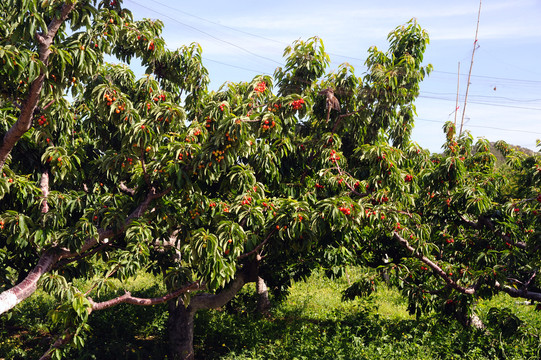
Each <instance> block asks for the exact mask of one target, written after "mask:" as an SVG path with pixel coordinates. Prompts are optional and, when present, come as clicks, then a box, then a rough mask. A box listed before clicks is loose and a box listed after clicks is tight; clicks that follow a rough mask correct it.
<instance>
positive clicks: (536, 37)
mask: <svg viewBox="0 0 541 360" xmlns="http://www.w3.org/2000/svg"><path fill="white" fill-rule="evenodd" d="M124 6H126V7H127V8H129V9H130V10H131V11H132V12H133V14H134V17H135V18H136V19H140V18H151V19H160V20H162V21H163V22H164V24H165V28H164V33H163V36H164V38H165V41H166V43H167V46H168V47H170V48H177V47H179V46H181V45H183V44H189V43H192V42H198V43H199V44H201V46H202V48H203V58H204V63H205V66H206V67H207V68H208V70H209V72H210V78H211V87H212V88H214V89H216V88H218V87H219V86H220V85H222V84H223V83H224V82H227V81H233V82H235V81H249V80H251V79H252V78H253V77H254V76H256V75H258V74H262V73H265V74H272V73H273V72H274V70H275V68H276V67H278V66H280V65H281V64H283V58H282V54H283V50H284V48H285V47H286V46H287V45H288V44H291V42H293V41H294V40H296V39H307V38H309V37H311V36H319V37H321V38H322V39H323V41H324V43H325V48H326V51H327V52H328V53H329V54H330V56H331V61H332V63H331V70H332V69H336V68H337V67H338V65H339V64H341V63H343V62H348V63H350V64H351V65H353V66H354V67H355V69H356V71H355V72H356V74H357V76H361V75H363V73H364V69H365V68H364V65H363V64H364V60H365V58H366V55H367V50H368V48H369V47H370V46H373V45H375V46H377V47H378V48H379V49H381V50H385V49H386V48H387V41H386V37H387V34H388V33H389V32H390V31H391V30H393V29H394V28H395V27H396V26H399V25H402V24H404V23H406V22H407V21H408V20H410V19H411V18H413V17H415V18H416V19H417V21H418V23H419V24H420V25H421V26H422V27H423V28H424V29H426V30H427V31H428V33H429V35H430V45H429V47H428V49H427V52H426V53H425V64H428V63H431V64H432V65H433V66H434V70H435V71H434V72H433V73H432V74H431V75H430V77H429V78H428V79H427V80H425V81H424V82H423V84H422V85H421V95H420V97H419V99H418V100H417V102H416V104H417V112H418V117H417V119H416V122H415V129H414V133H413V139H414V141H416V142H418V143H419V144H420V145H421V146H423V147H425V148H428V149H430V150H431V151H433V152H438V151H439V150H440V148H441V145H442V144H443V142H444V136H443V132H442V126H443V123H444V122H445V121H447V120H454V110H455V100H456V92H457V72H458V63H459V62H460V72H461V77H460V99H461V100H460V101H459V106H460V109H459V113H458V114H459V116H458V119H459V122H460V118H461V115H462V109H463V105H464V102H463V101H464V95H465V90H466V83H467V74H468V71H469V67H470V63H471V54H472V50H473V44H474V37H475V29H476V25H477V14H478V11H479V1H477V0H455V1H441V0H410V1H398V0H380V1H359V0H334V1H319V0H317V1H314V0H312V1H307V0H306V1H292V0H290V1H282V0H275V1H273V2H267V1H265V2H264V1H259V2H258V1H227V2H225V1H190V2H184V1H183V2H180V1H176V0H124ZM540 17H541V0H513V1H509V0H484V1H483V2H482V6H481V17H480V24H479V35H478V42H477V45H478V47H477V49H476V52H475V58H474V63H473V68H472V78H471V81H470V89H469V94H468V104H467V106H466V112H465V116H464V118H465V125H464V129H465V130H468V131H470V132H471V134H472V135H473V136H474V137H475V138H479V137H483V138H486V139H488V140H490V141H496V140H500V139H502V140H505V141H507V142H509V143H511V144H515V145H520V146H523V147H527V148H530V149H532V150H534V149H536V139H541V67H540V65H541V60H540V59H541V22H540V21H539V19H540Z"/></svg>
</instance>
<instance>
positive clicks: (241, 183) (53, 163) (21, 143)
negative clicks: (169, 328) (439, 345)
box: [0, 0, 541, 358]
mask: <svg viewBox="0 0 541 360" xmlns="http://www.w3.org/2000/svg"><path fill="white" fill-rule="evenodd" d="M13 8H19V9H22V11H20V12H17V13H13V12H12V11H11V9H13ZM0 18H1V19H2V22H1V23H0V31H1V32H2V37H1V38H0V61H1V62H2V64H3V66H2V68H1V69H0V82H1V83H2V90H1V91H2V93H1V95H2V98H1V100H0V103H1V105H2V106H1V109H0V114H1V116H0V126H1V128H2V132H3V133H4V134H5V135H4V137H3V141H2V144H1V146H0V163H1V164H2V165H3V167H2V175H3V176H2V177H1V178H0V195H1V200H0V211H1V214H0V218H1V220H0V227H1V234H0V246H1V247H0V264H1V266H0V276H2V289H3V290H5V291H4V292H3V293H2V294H1V295H0V309H1V310H2V311H1V312H6V311H8V310H10V309H11V308H13V307H14V306H15V305H16V304H18V303H20V302H21V301H23V300H24V299H26V298H27V297H28V296H29V295H31V294H32V293H33V292H34V291H35V289H36V288H37V287H38V286H40V287H42V288H43V289H45V290H46V291H47V292H49V293H52V294H55V295H56V296H57V298H58V301H59V306H58V307H57V308H56V310H54V311H52V312H51V319H52V321H53V323H55V324H56V326H58V329H59V334H60V337H59V339H58V341H57V342H56V343H55V344H53V345H52V347H51V351H50V352H48V354H47V356H54V357H57V358H58V357H60V356H61V354H62V349H63V346H64V345H65V344H67V343H70V344H71V345H73V346H76V347H81V346H83V345H84V334H85V331H86V330H88V326H87V319H88V316H89V314H91V313H92V311H97V310H102V309H106V308H108V307H111V306H114V305H117V304H119V303H121V302H128V303H132V304H139V305H154V304H159V303H163V302H165V301H168V300H171V301H175V300H174V299H176V298H178V297H179V296H180V299H181V301H182V302H183V304H181V305H180V306H182V307H183V306H184V305H186V307H187V309H192V310H193V313H195V311H197V310H198V309H202V308H209V307H216V306H220V305H222V304H223V303H225V302H227V301H228V300H229V299H231V297H232V296H234V294H235V293H236V292H237V291H238V290H239V289H240V287H242V286H243V285H244V283H246V282H248V281H254V280H255V278H257V277H263V278H264V279H265V280H267V282H268V283H269V284H270V285H271V286H272V289H274V290H275V291H276V293H277V294H279V293H281V292H282V291H283V290H285V289H286V288H287V286H288V284H289V280H290V278H295V277H300V276H305V275H308V274H309V273H310V272H311V270H313V269H314V268H316V267H324V268H325V269H327V270H328V271H327V272H328V274H330V275H339V274H341V272H342V269H343V268H344V265H346V264H361V265H364V266H368V267H373V268H377V269H378V270H379V271H380V272H381V273H383V274H384V275H385V278H386V279H388V282H389V283H390V284H392V285H395V286H397V287H399V288H400V289H401V290H402V291H403V292H404V293H405V294H406V295H407V296H408V299H409V307H410V310H411V312H412V313H417V314H419V315H420V314H421V313H422V312H423V311H424V312H426V311H430V310H433V309H435V310H441V311H443V312H448V313H453V314H456V315H457V316H458V317H459V318H460V319H462V320H464V321H465V322H467V321H468V319H469V317H468V316H469V313H468V312H469V310H470V309H471V305H472V304H473V303H474V302H475V300H476V298H478V297H490V296H492V295H493V294H495V293H497V292H500V291H504V292H507V293H509V294H511V295H512V296H519V297H524V298H528V299H533V300H541V293H539V292H537V290H536V289H537V285H536V284H537V283H538V279H537V277H536V274H537V264H538V263H539V258H538V257H539V252H538V251H537V250H538V248H539V246H540V244H541V232H540V226H539V221H541V220H540V212H541V208H540V202H541V197H540V195H539V193H540V192H541V189H540V188H541V171H540V170H541V160H540V157H539V154H534V155H531V156H526V155H524V154H522V153H519V152H517V151H514V150H512V149H511V148H510V147H509V146H507V145H506V144H504V143H499V144H498V147H499V149H500V150H501V151H503V152H504V153H505V155H506V156H507V159H508V165H506V167H505V168H503V169H502V168H497V167H496V165H495V164H496V162H495V158H494V156H493V155H492V154H491V153H490V152H489V151H488V143H486V142H485V141H484V140H481V141H478V142H477V143H476V144H474V142H473V139H472V138H471V136H470V135H469V134H467V133H465V134H463V135H462V136H460V137H458V136H457V135H456V134H455V130H454V126H453V125H452V124H446V126H445V129H444V130H445V132H446V134H447V142H446V143H445V144H444V147H443V150H444V151H443V153H442V154H439V155H431V154H430V153H429V152H428V151H426V150H424V149H422V148H420V147H419V146H418V145H417V144H415V143H412V142H411V140H410V135H411V131H412V129H413V122H414V115H415V106H414V100H415V98H416V97H417V96H418V94H419V84H420V82H421V81H422V80H423V78H424V77H425V76H426V75H427V74H428V73H429V72H430V70H431V66H422V61H423V53H424V51H425V48H426V46H427V44H428V35H427V34H426V32H425V31H424V30H422V29H421V27H420V26H419V25H418V24H417V23H416V22H415V21H413V20H412V21H410V22H409V23H407V24H406V25H404V26H400V27H398V28H397V29H395V30H394V31H393V32H391V33H390V34H389V37H388V40H389V48H388V50H386V51H380V50H378V49H377V48H371V49H370V50H369V53H368V58H367V61H366V65H367V68H368V70H367V73H366V74H365V75H364V76H363V77H358V76H356V75H355V73H354V69H353V68H352V67H351V66H350V65H348V64H343V65H341V66H340V67H339V68H338V69H337V70H336V71H334V72H328V65H329V56H328V55H327V54H326V53H325V49H324V46H323V42H322V41H321V39H318V38H311V39H308V40H306V41H301V40H298V41H296V42H295V43H293V44H292V45H291V46H290V47H288V48H286V51H285V53H284V56H285V65H284V66H283V67H282V68H278V69H277V70H276V72H275V74H274V76H272V77H271V76H257V77H255V78H254V79H252V80H251V81H249V82H241V83H230V84H227V85H225V86H224V87H222V88H221V89H219V90H218V91H209V90H208V89H207V84H208V77H207V72H206V69H205V68H204V66H203V65H202V59H201V51H202V50H201V48H200V47H199V46H198V45H197V44H192V45H189V46H184V47H181V48H180V49H177V50H174V51H173V50H169V49H167V48H166V47H165V44H164V41H163V39H162V38H161V36H160V33H161V29H162V23H161V22H160V21H151V20H148V19H147V20H143V21H133V18H132V16H131V13H130V12H129V11H128V10H127V9H124V8H123V7H122V4H121V2H120V1H106V2H103V1H102V2H99V3H97V4H96V2H95V1H43V2H39V3H38V2H37V1H35V0H9V1H4V2H3V3H2V4H1V5H0ZM105 55H113V56H116V57H117V58H118V59H120V60H122V61H124V62H126V63H129V62H130V60H132V59H134V58H137V59H139V60H140V61H141V63H142V64H143V66H145V67H146V68H147V75H145V76H144V77H142V78H140V79H137V78H136V77H135V75H134V73H133V72H132V71H131V70H130V68H129V67H128V66H127V65H124V64H121V65H113V64H107V63H106V62H104V56H105ZM68 93H69V94H70V95H68ZM141 271H148V272H154V273H160V274H163V275H164V279H165V282H166V285H167V289H168V294H164V296H163V297H160V298H151V299H139V298H134V297H133V296H131V294H129V293H126V294H125V295H124V296H120V297H118V298H115V299H111V300H110V301H108V302H96V301H94V300H93V297H95V296H96V295H97V294H99V292H100V291H101V290H102V289H103V287H104V286H105V287H106V286H107V284H108V281H107V279H108V278H111V277H117V278H120V279H126V278H127V277H129V276H132V275H134V274H136V273H138V272H141ZM78 278H86V279H94V282H95V286H93V287H92V288H91V289H89V290H88V291H86V292H83V291H81V289H79V288H77V286H75V285H73V284H74V282H73V281H74V280H75V279H78ZM378 279H379V278H376V277H375V276H372V275H367V277H366V278H365V279H363V280H361V281H359V282H357V283H355V284H353V286H352V287H351V288H350V289H349V290H347V291H346V293H345V296H346V297H354V296H357V295H363V294H367V293H370V292H371V291H373V290H374V288H375V286H377V282H378V281H379V280H378ZM228 284H229V285H228ZM211 294H214V295H211ZM192 310H189V311H192ZM193 313H192V315H191V316H193Z"/></svg>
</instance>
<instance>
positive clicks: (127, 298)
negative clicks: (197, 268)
mask: <svg viewBox="0 0 541 360" xmlns="http://www.w3.org/2000/svg"><path fill="white" fill-rule="evenodd" d="M203 288H205V286H204V285H201V284H200V282H199V281H196V282H194V283H191V284H190V285H187V286H185V287H183V288H180V289H178V290H176V291H173V292H171V293H169V294H167V295H164V296H160V297H155V298H138V297H135V296H132V294H131V293H130V292H129V291H127V292H126V293H125V294H124V295H122V296H119V297H117V298H114V299H111V300H107V301H103V302H95V301H94V300H92V299H91V298H88V301H89V302H90V304H91V305H92V307H91V309H90V310H89V311H90V312H92V311H98V310H104V309H108V308H110V307H113V306H116V305H118V304H123V303H125V304H132V305H139V306H151V305H158V304H163V303H165V302H167V301H169V300H171V299H174V298H177V297H179V296H180V295H182V294H184V293H189V292H191V291H197V290H201V289H203Z"/></svg>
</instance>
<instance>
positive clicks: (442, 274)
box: [393, 232, 477, 295]
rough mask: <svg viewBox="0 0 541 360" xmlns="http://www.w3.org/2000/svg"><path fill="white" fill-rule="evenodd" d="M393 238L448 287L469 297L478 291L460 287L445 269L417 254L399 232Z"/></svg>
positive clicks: (473, 288) (473, 287) (472, 287)
mask: <svg viewBox="0 0 541 360" xmlns="http://www.w3.org/2000/svg"><path fill="white" fill-rule="evenodd" d="M393 237H394V238H395V239H396V240H397V241H398V242H399V243H400V245H402V246H403V247H404V248H406V249H407V250H409V252H411V254H412V255H413V256H414V257H416V258H418V259H419V260H421V261H422V262H424V263H425V264H426V265H428V267H430V268H431V269H432V271H434V273H436V274H437V275H438V276H439V277H441V278H442V279H443V280H445V282H446V283H447V286H449V287H451V288H453V289H455V290H456V291H458V292H461V293H463V294H468V295H472V294H474V293H475V292H476V291H477V286H470V287H463V286H460V285H458V284H457V283H456V281H454V280H453V279H451V277H449V275H447V273H446V272H445V271H443V269H442V268H441V267H439V266H438V265H437V264H436V263H435V262H433V261H432V260H430V259H429V258H427V257H426V256H424V255H423V254H421V253H418V252H416V251H415V248H414V247H413V246H411V245H410V244H409V242H408V240H406V239H404V238H403V237H402V236H400V235H399V234H398V233H397V232H393Z"/></svg>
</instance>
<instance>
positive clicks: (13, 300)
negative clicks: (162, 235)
mask: <svg viewBox="0 0 541 360" xmlns="http://www.w3.org/2000/svg"><path fill="white" fill-rule="evenodd" d="M171 190H172V188H168V189H166V190H164V191H162V192H160V193H156V189H155V188H152V189H151V190H150V191H149V193H148V194H147V196H146V198H145V199H144V200H143V202H141V204H139V205H138V206H137V207H136V208H135V210H134V211H132V213H131V214H130V215H128V217H127V218H126V220H125V221H124V224H123V226H122V227H120V228H119V229H117V230H116V231H113V230H112V229H99V230H98V236H97V237H90V238H87V239H86V240H85V242H84V244H83V246H82V247H81V248H80V249H79V251H70V250H68V249H66V248H60V247H52V248H50V249H48V250H46V251H45V252H44V253H43V254H42V255H41V257H40V259H39V261H38V264H37V265H36V266H35V267H34V269H32V271H30V273H29V274H28V275H27V276H26V278H25V279H24V280H23V281H21V282H20V283H19V284H17V285H15V286H13V287H12V288H10V289H8V290H5V291H4V292H2V293H0V315H1V314H3V313H4V312H6V311H8V310H10V309H12V308H13V307H15V306H16V305H17V304H19V303H20V302H22V301H23V300H24V299H26V298H27V297H29V296H30V295H32V294H33V293H34V291H36V288H37V283H38V281H39V279H40V278H41V276H43V275H44V274H45V273H47V272H49V271H50V270H51V269H52V267H53V266H54V265H55V264H56V263H58V262H59V261H60V260H62V259H71V258H75V257H77V256H80V254H82V253H85V252H87V251H89V250H91V249H92V248H93V247H95V246H96V245H98V243H99V242H101V241H103V240H104V239H106V238H107V239H111V238H113V237H114V236H115V235H117V234H120V233H122V232H124V230H125V229H126V227H128V226H129V225H130V224H131V223H132V222H133V221H134V220H135V219H137V218H138V217H141V216H142V215H143V214H144V213H145V211H146V210H147V209H148V208H149V206H150V203H151V201H152V200H154V199H156V198H159V197H161V196H163V195H165V194H167V193H169V192H170V191H171Z"/></svg>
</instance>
